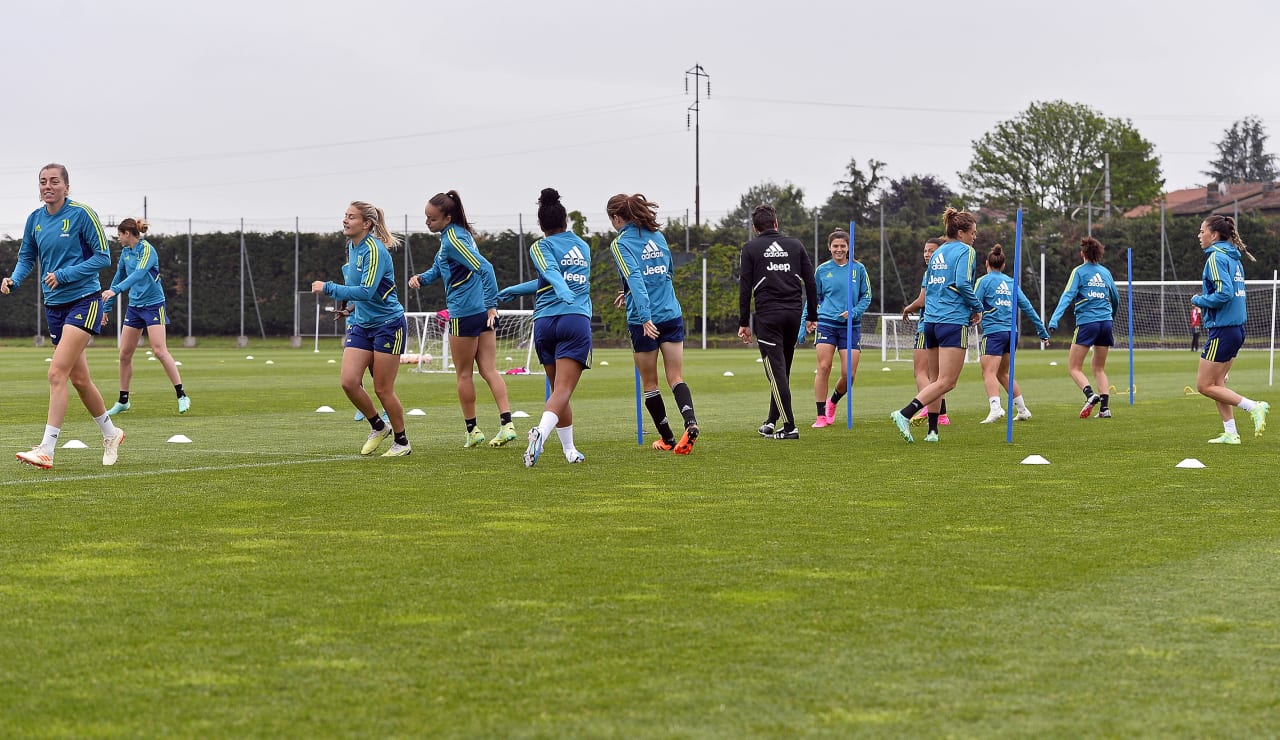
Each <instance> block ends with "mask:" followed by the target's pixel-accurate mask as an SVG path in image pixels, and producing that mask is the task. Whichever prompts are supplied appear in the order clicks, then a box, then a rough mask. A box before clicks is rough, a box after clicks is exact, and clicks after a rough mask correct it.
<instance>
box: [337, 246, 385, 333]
mask: <svg viewBox="0 0 1280 740" xmlns="http://www.w3.org/2000/svg"><path fill="white" fill-rule="evenodd" d="M342 276H343V279H344V280H345V281H346V282H348V283H354V284H353V285H339V284H338V283H335V282H333V281H332V280H330V281H329V282H327V283H325V284H324V294H325V295H327V296H329V297H330V298H335V299H337V300H339V301H355V310H354V311H352V312H351V320H350V322H349V323H351V324H354V325H356V326H363V327H365V328H372V327H375V326H382V325H383V324H388V323H390V322H392V321H396V320H398V319H399V318H400V317H401V316H403V315H404V308H403V307H402V306H401V305H400V299H399V298H397V297H396V271H395V265H394V263H393V262H392V259H391V252H389V251H387V245H385V244H383V243H382V241H381V240H379V239H378V238H377V237H375V236H374V235H372V234H369V235H368V236H366V237H365V238H364V239H362V240H361V241H360V243H359V244H352V243H351V242H347V264H345V265H343V267H342Z"/></svg>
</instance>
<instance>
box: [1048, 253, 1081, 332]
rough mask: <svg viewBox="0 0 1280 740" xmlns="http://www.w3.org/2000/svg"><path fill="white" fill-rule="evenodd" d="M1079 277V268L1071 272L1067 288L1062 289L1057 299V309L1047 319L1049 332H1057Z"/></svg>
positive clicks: (1073, 294) (1073, 295)
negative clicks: (1060, 295)
mask: <svg viewBox="0 0 1280 740" xmlns="http://www.w3.org/2000/svg"><path fill="white" fill-rule="evenodd" d="M1079 275H1080V268H1079V267H1077V268H1075V269H1074V270H1072V271H1071V278H1070V279H1069V280H1067V287H1065V288H1063V289H1062V297H1061V298H1059V299H1058V307H1057V308H1055V309H1054V310H1053V315H1052V316H1050V317H1049V324H1048V326H1049V331H1057V330H1058V322H1059V321H1061V320H1062V316H1063V315H1064V314H1065V313H1066V312H1067V306H1070V305H1071V299H1072V298H1074V297H1075V295H1076V290H1077V289H1078V283H1077V280H1078V279H1079Z"/></svg>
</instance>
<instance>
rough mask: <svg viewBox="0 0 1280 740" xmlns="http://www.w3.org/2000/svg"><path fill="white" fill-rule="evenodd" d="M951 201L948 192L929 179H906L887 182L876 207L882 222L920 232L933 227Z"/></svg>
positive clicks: (918, 176) (914, 177)
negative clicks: (880, 209) (922, 229)
mask: <svg viewBox="0 0 1280 740" xmlns="http://www.w3.org/2000/svg"><path fill="white" fill-rule="evenodd" d="M955 197H956V195H955V193H953V192H951V188H949V187H947V184H946V183H944V182H942V181H941V180H939V179H938V178H936V177H934V176H933V175H909V176H907V177H902V178H899V179H896V180H890V181H889V184H888V185H887V186H885V189H884V196H883V197H882V198H881V199H880V203H881V204H882V205H883V206H884V214H885V220H886V221H889V222H891V223H893V224H898V225H904V226H911V227H913V228H920V227H924V226H934V225H936V224H937V223H938V216H939V215H941V213H942V212H943V211H944V210H945V209H946V207H947V206H948V205H949V204H951V203H952V202H953V201H954V200H955Z"/></svg>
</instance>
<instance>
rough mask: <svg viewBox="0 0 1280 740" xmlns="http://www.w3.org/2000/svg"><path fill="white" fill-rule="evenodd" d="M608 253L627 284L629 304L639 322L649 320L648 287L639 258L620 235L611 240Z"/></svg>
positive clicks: (651, 316)
mask: <svg viewBox="0 0 1280 740" xmlns="http://www.w3.org/2000/svg"><path fill="white" fill-rule="evenodd" d="M609 254H611V255H613V263H614V264H615V265H617V267H618V274H619V275H621V276H622V280H623V281H624V282H625V283H626V285H627V292H629V293H630V294H631V306H632V308H633V309H634V310H635V313H636V317H637V318H638V319H640V323H641V324H644V323H647V322H648V321H651V320H652V318H653V314H652V312H651V311H650V307H649V288H648V287H647V286H646V285H645V284H644V275H643V274H642V273H641V268H640V260H638V259H636V255H635V253H634V252H633V251H632V249H631V247H630V245H628V244H626V243H624V242H623V241H622V237H621V236H619V237H618V238H617V239H614V240H613V244H611V245H610V246H609Z"/></svg>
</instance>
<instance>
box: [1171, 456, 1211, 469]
mask: <svg viewBox="0 0 1280 740" xmlns="http://www.w3.org/2000/svg"><path fill="white" fill-rule="evenodd" d="M1173 467H1175V468H1197V469H1198V468H1203V467H1204V463H1202V462H1200V461H1199V460H1197V459H1195V458H1194V457H1188V458H1187V459H1186V460H1183V461H1182V462H1180V463H1178V464H1177V465H1174V466H1173Z"/></svg>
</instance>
